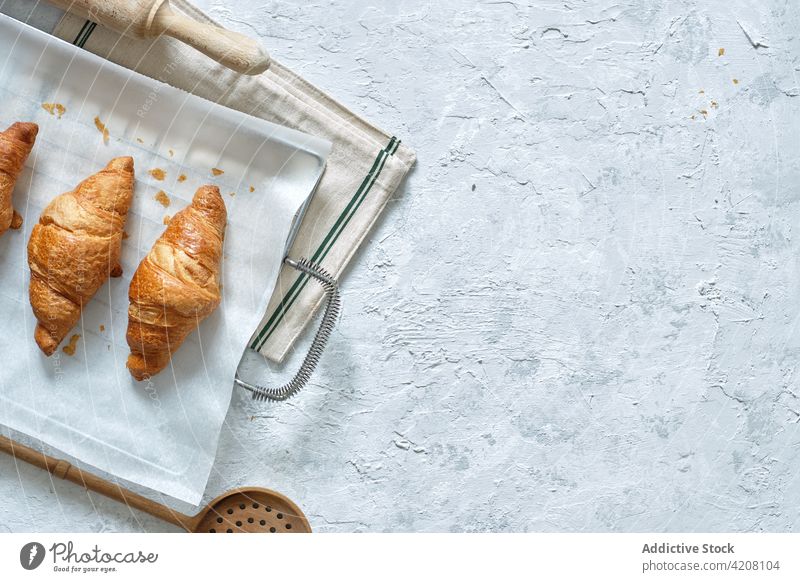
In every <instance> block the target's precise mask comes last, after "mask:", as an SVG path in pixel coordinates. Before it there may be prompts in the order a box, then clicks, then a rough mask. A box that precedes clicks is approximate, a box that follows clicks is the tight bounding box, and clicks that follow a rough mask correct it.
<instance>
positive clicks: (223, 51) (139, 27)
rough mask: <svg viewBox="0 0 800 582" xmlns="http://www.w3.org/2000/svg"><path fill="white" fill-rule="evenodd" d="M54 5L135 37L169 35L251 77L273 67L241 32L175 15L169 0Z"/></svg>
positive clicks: (75, 0) (78, 0) (68, 0)
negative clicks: (270, 66)
mask: <svg viewBox="0 0 800 582" xmlns="http://www.w3.org/2000/svg"><path fill="white" fill-rule="evenodd" d="M50 2H52V3H53V4H55V5H56V6H58V7H59V8H62V9H64V10H67V11H68V12H72V13H74V14H77V15H79V16H81V17H83V18H86V19H88V20H91V21H93V22H96V23H98V24H100V25H102V26H105V27H107V28H110V29H112V30H115V31H116V32H118V33H120V34H124V35H126V36H130V37H133V38H153V37H156V36H160V35H162V34H166V35H168V36H172V37H174V38H177V39H178V40H181V41H183V42H185V43H186V44H188V45H190V46H192V47H194V48H196V49H197V50H199V51H200V52H201V53H203V54H205V55H207V56H209V57H211V58H212V59H214V60H215V61H217V62H218V63H221V64H223V65H225V66H226V67H228V68H230V69H233V70H234V71H237V72H239V73H244V74H247V75H258V74H260V73H263V72H264V71H266V70H267V68H268V67H269V62H270V60H269V55H268V54H267V52H266V51H265V50H264V48H263V47H262V46H261V44H260V43H259V42H257V41H255V40H253V39H252V38H249V37H247V36H245V35H243V34H239V33H238V32H233V31H230V30H226V29H224V28H220V27H218V26H213V25H210V24H203V23H201V22H197V21H196V20H193V19H192V18H189V17H188V16H185V15H183V14H181V13H179V12H175V11H174V10H172V8H171V7H170V5H169V0H50Z"/></svg>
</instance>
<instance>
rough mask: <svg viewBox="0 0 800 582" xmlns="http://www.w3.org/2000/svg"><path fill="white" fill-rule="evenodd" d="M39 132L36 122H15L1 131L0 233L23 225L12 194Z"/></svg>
mask: <svg viewBox="0 0 800 582" xmlns="http://www.w3.org/2000/svg"><path fill="white" fill-rule="evenodd" d="M38 133H39V126H38V125H36V124H35V123H15V124H14V125H12V126H11V127H9V128H8V129H7V130H5V131H3V132H0V235H2V234H4V233H5V232H6V231H7V230H8V229H9V228H14V229H17V228H19V227H20V226H22V217H21V216H20V215H19V213H18V212H17V211H16V210H14V206H13V205H12V203H11V194H12V193H13V192H14V184H16V182H17V178H19V175H20V172H22V167H23V166H24V165H25V160H27V159H28V156H29V155H30V153H31V150H32V149H33V144H34V142H35V141H36V135H37V134H38Z"/></svg>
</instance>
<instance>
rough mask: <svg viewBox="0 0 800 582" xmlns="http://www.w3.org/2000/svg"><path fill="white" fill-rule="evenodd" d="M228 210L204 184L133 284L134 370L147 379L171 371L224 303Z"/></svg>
mask: <svg viewBox="0 0 800 582" xmlns="http://www.w3.org/2000/svg"><path fill="white" fill-rule="evenodd" d="M226 221H227V212H226V210H225V202H224V201H223V199H222V196H220V193H219V188H217V187H216V186H203V187H201V188H200V189H199V190H198V191H197V193H196V194H195V195H194V199H193V200H192V203H191V204H190V205H189V206H187V207H186V208H184V209H183V210H181V211H180V212H178V213H177V214H176V215H175V216H173V217H172V220H170V221H169V224H168V225H167V229H166V230H165V231H164V233H163V234H162V235H161V237H160V238H159V239H158V240H157V241H156V242H155V244H154V245H153V248H152V249H151V250H150V253H149V254H148V255H147V256H146V257H145V258H144V260H142V262H141V264H140V265H139V268H138V269H137V270H136V273H135V274H134V276H133V280H132V281H131V287H130V291H129V292H128V296H129V298H130V308H129V309H128V334H127V339H128V345H129V346H130V348H131V354H130V356H128V369H129V370H130V373H131V375H132V376H133V377H134V378H136V380H140V381H141V380H144V379H145V378H149V377H150V376H153V375H155V374H158V373H159V372H160V371H161V370H163V369H164V368H166V367H167V365H168V364H169V362H170V359H171V358H172V354H174V353H175V352H176V351H177V350H178V348H179V347H180V346H181V344H182V343H183V341H184V340H185V339H186V336H188V335H189V334H190V333H191V332H192V331H194V329H195V328H196V327H197V326H198V325H199V324H200V322H201V321H202V320H203V319H205V318H206V317H208V316H209V315H211V313H213V312H214V310H215V309H216V308H217V306H218V305H219V303H220V285H219V278H220V263H221V261H222V243H223V240H224V238H225V223H226Z"/></svg>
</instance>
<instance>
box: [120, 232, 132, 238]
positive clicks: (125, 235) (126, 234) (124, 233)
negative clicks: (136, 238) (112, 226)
mask: <svg viewBox="0 0 800 582" xmlns="http://www.w3.org/2000/svg"><path fill="white" fill-rule="evenodd" d="M130 236H131V235H129V234H128V231H127V230H123V231H122V240H126V239H127V238H128V237H130Z"/></svg>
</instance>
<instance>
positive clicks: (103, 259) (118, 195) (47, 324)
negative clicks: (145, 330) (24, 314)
mask: <svg viewBox="0 0 800 582" xmlns="http://www.w3.org/2000/svg"><path fill="white" fill-rule="evenodd" d="M133 183H134V168H133V158H130V157H123V158H116V159H114V160H111V162H109V164H108V165H107V166H106V168H105V169H104V170H102V171H101V172H98V173H97V174H94V175H93V176H90V177H89V178H87V179H86V180H84V181H83V182H81V183H80V184H79V185H78V187H77V188H75V189H74V190H72V191H71V192H66V193H64V194H61V195H60V196H57V197H56V198H55V199H53V201H52V202H51V203H50V204H49V205H48V206H47V207H46V208H45V209H44V211H43V212H42V215H41V217H40V218H39V223H38V224H36V225H35V226H34V227H33V231H32V232H31V238H30V240H29V241H28V264H29V266H30V269H31V283H30V300H31V307H32V308H33V313H34V315H35V316H36V319H37V320H38V323H37V325H36V331H35V334H34V337H35V339H36V343H37V344H38V345H39V347H40V348H41V350H42V351H43V352H44V353H45V354H47V355H48V356H49V355H51V354H52V353H53V352H54V351H55V350H56V348H57V347H58V345H59V344H60V343H61V341H62V340H63V339H64V337H65V336H66V335H67V333H68V332H69V330H70V329H72V327H73V326H74V325H75V324H76V323H77V322H78V320H79V319H80V315H81V310H82V309H83V307H84V306H85V305H86V304H87V303H88V302H89V301H90V300H91V299H92V297H94V295H95V293H96V292H97V290H98V289H100V287H101V286H102V285H103V284H104V283H105V282H106V281H107V280H108V278H109V276H112V277H118V276H120V275H121V274H122V268H121V266H120V255H121V251H122V238H123V230H124V228H125V220H126V218H127V215H128V209H129V208H130V205H131V200H132V198H133Z"/></svg>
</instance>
